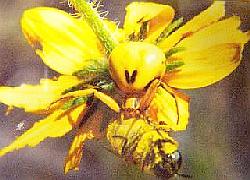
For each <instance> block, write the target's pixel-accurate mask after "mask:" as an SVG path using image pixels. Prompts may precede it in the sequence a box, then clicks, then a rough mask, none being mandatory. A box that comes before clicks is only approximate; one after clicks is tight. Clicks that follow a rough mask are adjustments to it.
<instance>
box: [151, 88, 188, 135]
mask: <svg viewBox="0 0 250 180" xmlns="http://www.w3.org/2000/svg"><path fill="white" fill-rule="evenodd" d="M149 112H150V113H151V114H150V117H151V118H152V122H153V123H156V124H159V125H164V126H165V128H166V129H171V130H174V131H180V130H185V129H186V126H187V124H188V118H189V97H187V96H186V95H185V94H182V93H180V92H177V91H174V90H173V89H172V88H170V87H167V86H164V87H159V88H158V90H157V93H156V94H155V97H154V99H153V100H152V102H151V104H150V107H149Z"/></svg>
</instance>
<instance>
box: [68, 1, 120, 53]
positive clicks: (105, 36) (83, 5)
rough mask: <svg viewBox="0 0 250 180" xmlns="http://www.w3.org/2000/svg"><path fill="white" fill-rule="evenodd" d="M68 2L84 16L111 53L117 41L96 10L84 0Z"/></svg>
mask: <svg viewBox="0 0 250 180" xmlns="http://www.w3.org/2000/svg"><path fill="white" fill-rule="evenodd" d="M69 2H70V3H71V4H72V5H73V6H74V7H75V9H76V10H77V11H78V12H79V13H81V14H82V15H83V16H84V18H85V20H86V21H87V23H88V24H89V25H90V26H91V28H92V30H93V31H94V32H95V33H96V35H97V37H98V38H99V39H100V41H101V42H102V43H103V45H104V47H105V48H106V50H107V51H108V53H111V52H112V50H113V49H114V48H115V46H116V44H117V41H116V40H115V39H114V38H113V37H112V34H111V33H110V32H109V30H108V28H107V27H106V25H105V24H104V22H103V20H102V19H101V18H100V16H99V14H98V12H97V11H96V10H95V9H94V8H93V6H92V5H91V4H90V3H89V2H87V1H86V0H69Z"/></svg>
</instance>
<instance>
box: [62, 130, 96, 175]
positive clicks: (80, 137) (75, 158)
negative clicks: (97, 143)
mask: <svg viewBox="0 0 250 180" xmlns="http://www.w3.org/2000/svg"><path fill="white" fill-rule="evenodd" d="M92 138H94V135H93V134H92V132H87V133H86V132H84V133H83V132H81V131H79V132H78V134H77V135H76V136H75V138H74V140H73V142H72V144H71V147H70V149H69V152H68V155H67V158H66V161H65V166H64V172H65V174H66V173H68V171H69V170H71V169H73V170H79V164H80V161H81V159H82V155H83V146H84V143H85V142H86V141H87V140H90V139H92Z"/></svg>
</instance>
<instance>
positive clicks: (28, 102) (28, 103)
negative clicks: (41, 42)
mask: <svg viewBox="0 0 250 180" xmlns="http://www.w3.org/2000/svg"><path fill="white" fill-rule="evenodd" d="M79 82H80V81H79V80H78V79H77V78H76V77H74V76H60V77H59V78H58V79H57V80H50V79H41V80H40V84H39V85H28V84H23V85H21V86H20V87H0V102H2V103H4V104H7V105H8V106H15V107H18V108H23V109H25V111H26V112H32V111H36V110H42V109H46V108H47V107H48V106H49V105H50V104H51V103H52V102H54V101H56V100H57V99H58V98H60V96H61V93H62V92H64V91H65V89H67V88H70V87H72V86H75V85H77V84H78V83H79Z"/></svg>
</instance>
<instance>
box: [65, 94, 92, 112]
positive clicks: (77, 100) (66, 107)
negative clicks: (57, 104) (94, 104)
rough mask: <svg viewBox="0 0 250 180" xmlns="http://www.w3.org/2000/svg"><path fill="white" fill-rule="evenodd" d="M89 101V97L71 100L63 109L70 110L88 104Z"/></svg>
mask: <svg viewBox="0 0 250 180" xmlns="http://www.w3.org/2000/svg"><path fill="white" fill-rule="evenodd" d="M87 100H88V97H85V96H84V97H78V98H74V99H71V100H69V101H68V102H66V103H65V104H64V105H63V106H62V109H64V110H67V109H70V108H71V107H73V106H77V105H80V104H83V103H86V102H87Z"/></svg>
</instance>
